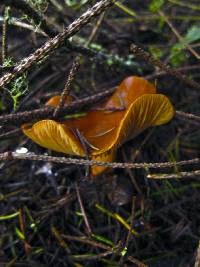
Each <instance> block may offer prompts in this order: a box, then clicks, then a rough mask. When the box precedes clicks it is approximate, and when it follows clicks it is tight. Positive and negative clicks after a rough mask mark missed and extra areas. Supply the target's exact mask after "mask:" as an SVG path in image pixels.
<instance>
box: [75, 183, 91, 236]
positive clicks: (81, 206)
mask: <svg viewBox="0 0 200 267" xmlns="http://www.w3.org/2000/svg"><path fill="white" fill-rule="evenodd" d="M75 187H76V194H77V198H78V202H79V205H80V209H81V213H82V215H83V219H84V222H85V225H86V228H87V233H88V235H91V233H92V230H91V227H90V224H89V221H88V218H87V215H86V212H85V209H84V206H83V202H82V199H81V195H80V191H79V187H78V185H77V183H76V185H75Z"/></svg>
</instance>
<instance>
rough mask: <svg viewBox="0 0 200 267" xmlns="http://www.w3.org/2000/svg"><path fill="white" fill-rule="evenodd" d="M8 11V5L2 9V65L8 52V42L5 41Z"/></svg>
mask: <svg viewBox="0 0 200 267" xmlns="http://www.w3.org/2000/svg"><path fill="white" fill-rule="evenodd" d="M8 12H9V7H5V10H4V17H3V27H2V55H1V60H2V65H3V63H4V61H5V59H6V57H7V54H8V43H7V27H8V19H9V18H8Z"/></svg>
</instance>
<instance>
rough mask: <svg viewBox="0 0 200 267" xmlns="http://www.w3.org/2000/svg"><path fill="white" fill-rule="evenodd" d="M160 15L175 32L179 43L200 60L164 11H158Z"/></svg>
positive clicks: (199, 56)
mask: <svg viewBox="0 0 200 267" xmlns="http://www.w3.org/2000/svg"><path fill="white" fill-rule="evenodd" d="M158 13H159V15H160V16H161V17H162V18H163V19H164V20H165V22H166V23H167V25H168V26H169V28H170V29H171V30H172V31H173V33H174V34H175V35H176V37H177V38H178V39H179V41H180V42H181V43H182V44H183V45H184V46H185V47H186V48H187V49H188V50H189V51H190V53H191V54H192V55H193V56H194V57H195V58H196V59H198V60H199V59H200V55H199V54H198V53H197V52H196V51H194V49H193V48H192V47H191V46H190V45H189V44H187V42H186V41H185V39H184V38H183V37H182V36H181V35H180V33H179V32H178V31H177V30H176V28H175V27H174V26H173V24H172V23H171V22H170V20H169V19H168V18H167V17H166V16H165V14H164V13H163V12H162V11H158Z"/></svg>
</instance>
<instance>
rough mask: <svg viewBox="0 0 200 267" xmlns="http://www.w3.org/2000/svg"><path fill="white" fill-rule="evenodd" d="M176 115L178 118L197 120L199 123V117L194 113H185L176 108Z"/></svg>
mask: <svg viewBox="0 0 200 267" xmlns="http://www.w3.org/2000/svg"><path fill="white" fill-rule="evenodd" d="M176 116H177V117H178V118H187V119H190V120H194V121H197V122H199V123H200V117H199V116H197V115H194V114H192V113H186V112H183V111H179V110H177V111H176Z"/></svg>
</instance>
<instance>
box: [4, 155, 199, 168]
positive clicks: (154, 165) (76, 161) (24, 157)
mask: <svg viewBox="0 0 200 267" xmlns="http://www.w3.org/2000/svg"><path fill="white" fill-rule="evenodd" d="M0 160H1V161H7V160H29V161H46V162H53V163H61V164H75V165H84V166H94V165H95V166H104V167H109V168H114V169H115V168H120V169H126V168H127V169H146V168H153V169H159V168H172V167H175V166H187V165H190V164H198V163H200V158H194V159H191V160H183V161H177V162H160V163H159V162H158V163H145V162H144V163H123V162H112V163H111V162H101V161H95V160H86V159H80V158H79V159H76V158H66V157H52V156H46V155H37V154H34V153H27V154H20V153H17V152H5V153H1V154H0Z"/></svg>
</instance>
